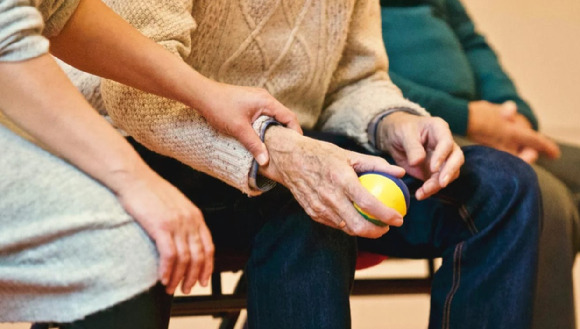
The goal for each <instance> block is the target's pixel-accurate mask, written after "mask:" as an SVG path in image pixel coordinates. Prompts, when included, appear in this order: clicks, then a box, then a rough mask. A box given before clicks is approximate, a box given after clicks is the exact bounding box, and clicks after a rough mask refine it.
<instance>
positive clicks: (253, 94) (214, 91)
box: [198, 81, 302, 166]
mask: <svg viewBox="0 0 580 329" xmlns="http://www.w3.org/2000/svg"><path fill="white" fill-rule="evenodd" d="M205 99H206V101H204V102H203V106H200V107H198V111H199V112H200V113H201V115H203V116H204V117H205V118H206V120H207V121H208V122H209V123H210V124H211V125H212V126H213V127H214V128H216V129H217V130H218V131H220V132H222V133H224V134H226V135H229V136H232V137H234V138H236V139H237V140H238V141H239V142H240V143H242V145H244V146H245V147H246V148H247V149H248V151H250V153H252V155H253V156H254V158H255V159H256V161H257V162H258V163H259V164H260V165H261V166H264V165H266V164H268V161H269V156H268V150H267V149H266V146H265V145H264V143H263V142H262V141H261V140H260V137H259V136H258V134H257V133H256V132H255V131H254V129H253V128H252V123H253V122H254V121H255V120H256V119H257V118H258V117H260V116H262V115H265V116H269V117H272V118H274V119H275V120H276V121H278V122H280V123H281V124H283V125H284V126H286V127H288V128H290V129H292V130H295V131H296V132H298V133H300V134H302V129H301V128H300V124H299V123H298V119H297V117H296V114H294V112H292V111H290V110H289V109H288V108H286V107H285V106H284V105H282V104H281V103H280V102H278V101H277V100H276V99H275V98H274V97H273V96H272V95H270V93H268V91H266V90H265V89H261V88H253V87H242V86H234V85H229V84H224V83H218V82H214V81H212V82H211V83H208V84H207V90H206V92H205Z"/></svg>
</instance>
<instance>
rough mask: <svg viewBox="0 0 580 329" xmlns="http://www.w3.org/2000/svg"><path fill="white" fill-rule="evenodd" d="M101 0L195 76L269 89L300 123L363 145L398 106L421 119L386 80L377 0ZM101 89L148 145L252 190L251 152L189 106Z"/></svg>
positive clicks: (114, 113)
mask: <svg viewBox="0 0 580 329" xmlns="http://www.w3.org/2000/svg"><path fill="white" fill-rule="evenodd" d="M105 2H106V3H108V5H109V6H111V7H112V8H113V9H114V10H115V11H116V12H118V13H119V14H120V15H121V16H123V17H124V18H125V19H126V20H127V21H129V22H130V23H131V24H133V25H134V26H135V27H137V28H138V29H139V30H141V32H143V33H144V34H145V35H147V36H148V37H149V38H151V39H153V40H155V41H156V42H158V43H159V44H161V45H162V46H164V47H165V48H166V49H168V50H169V51H171V52H172V53H173V54H175V55H176V56H180V57H181V58H182V59H183V60H184V61H186V62H187V63H188V64H190V65H191V66H192V67H193V68H195V69H196V70H198V71H199V72H200V73H201V74H203V75H205V76H207V77H209V78H212V79H214V80H218V81H221V82H226V83H231V84H236V85H246V86H258V87H264V88H266V89H268V91H269V92H270V93H271V94H272V95H273V96H274V97H276V98H277V99H278V100H279V101H281V102H282V103H283V104H284V105H286V106H287V107H289V108H290V109H292V110H293V111H295V112H296V113H297V115H298V118H299V120H300V122H301V124H302V125H303V127H305V128H314V127H318V128H321V129H324V130H327V131H333V132H337V133H343V134H346V135H349V136H352V137H354V138H356V139H357V140H358V141H359V142H361V143H362V144H364V145H367V146H368V147H370V145H369V144H368V136H367V133H366V131H367V126H368V124H369V122H370V121H371V120H372V118H374V117H375V116H376V115H378V114H379V113H381V112H383V111H385V110H389V109H392V108H402V107H403V108H406V109H407V110H411V111H414V112H415V113H417V114H422V115H427V113H426V112H425V111H424V110H423V109H422V108H420V107H419V106H418V105H416V104H414V103H411V102H409V101H407V100H405V99H404V98H403V97H402V95H401V92H400V91H399V89H398V88H397V87H395V86H394V85H393V84H392V83H391V82H390V80H389V78H388V75H387V69H388V64H387V56H386V53H385V50H384V46H383V43H382V38H381V26H380V17H379V4H378V2H376V1H373V0H358V1H355V0H341V1H335V0H292V1H291V0H261V1H260V0H199V1H192V0H133V1H127V0H108V1H105ZM101 90H102V93H103V97H104V100H105V104H106V107H107V110H108V112H109V115H110V116H111V118H112V119H113V121H114V122H115V124H116V125H118V126H119V127H120V128H122V129H123V130H125V131H126V132H127V133H128V134H130V135H132V136H133V137H135V138H136V139H137V140H138V141H140V142H141V143H143V144H144V145H146V146H147V147H149V148H150V149H152V150H154V151H156V152H159V153H161V154H164V155H168V156H171V157H174V158H176V159H178V160H180V161H182V162H184V163H186V164H188V165H190V166H192V167H193V168H195V169H198V170H201V171H204V172H206V173H209V174H211V175H213V176H215V177H217V178H219V179H221V180H223V181H225V182H227V183H229V184H230V185H232V186H234V187H236V188H238V189H240V190H242V191H244V192H245V193H247V194H249V195H255V194H258V193H259V191H255V190H253V189H251V188H250V187H249V184H248V172H249V170H250V167H251V163H252V157H251V156H250V154H249V153H248V152H247V151H246V150H245V149H244V148H243V147H242V146H241V145H240V144H239V143H238V142H237V141H235V140H233V139H231V138H227V137H225V136H221V135H219V134H217V133H216V132H215V130H213V128H211V127H209V126H208V124H207V123H206V122H205V120H204V119H203V118H202V117H201V116H199V114H198V113H197V112H196V111H194V110H192V109H190V108H187V107H185V106H184V105H182V104H180V103H178V102H174V101H170V100H167V99H165V98H162V97H157V96H153V95H150V94H146V93H144V92H141V91H138V90H135V89H133V88H130V87H127V86H124V85H121V84H118V83H115V82H111V81H104V82H103V84H102V89H101ZM262 120H265V118H263V119H262ZM262 123H263V121H259V122H257V123H256V124H255V129H256V131H259V129H260V127H261V125H262Z"/></svg>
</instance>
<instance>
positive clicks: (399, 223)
mask: <svg viewBox="0 0 580 329" xmlns="http://www.w3.org/2000/svg"><path fill="white" fill-rule="evenodd" d="M401 225H403V217H401V218H397V219H396V220H395V223H394V224H393V226H401Z"/></svg>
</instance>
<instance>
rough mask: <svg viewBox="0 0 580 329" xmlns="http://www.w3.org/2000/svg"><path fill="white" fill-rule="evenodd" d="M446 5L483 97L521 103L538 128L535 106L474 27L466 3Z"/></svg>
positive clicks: (448, 0) (455, 0)
mask: <svg viewBox="0 0 580 329" xmlns="http://www.w3.org/2000/svg"><path fill="white" fill-rule="evenodd" d="M446 5H447V16H448V21H449V24H450V25H451V28H452V29H453V31H454V32H455V34H456V35H457V37H458V38H459V41H460V42H461V45H462V47H463V49H464V51H465V54H466V55H467V58H468V60H469V63H470V65H471V67H472V69H473V72H474V74H475V79H476V81H477V89H478V94H479V96H480V98H481V99H482V100H486V101H489V102H492V103H503V102H505V101H508V100H512V101H514V102H515V103H516V104H517V105H518V112H519V113H521V114H522V115H524V116H525V117H526V118H527V119H528V120H529V121H530V123H531V124H532V126H533V127H534V129H538V121H537V119H536V117H535V115H534V113H533V112H532V109H531V108H530V106H529V105H528V104H527V103H526V102H525V101H524V100H523V99H522V98H521V97H520V96H519V94H518V92H517V89H516V87H515V85H514V83H513V82H512V80H511V79H510V77H509V76H508V75H507V73H506V72H504V70H503V69H502V67H501V65H500V63H499V59H498V57H497V55H496V53H495V52H494V51H493V49H492V48H491V47H490V45H489V44H488V43H487V41H486V40H485V38H484V37H483V36H482V35H481V34H479V33H477V31H476V30H475V25H474V23H473V21H472V20H471V18H470V17H469V15H468V13H467V11H466V10H465V7H464V6H463V5H462V4H461V2H460V1H459V0H446Z"/></svg>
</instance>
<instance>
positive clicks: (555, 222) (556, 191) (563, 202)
mask: <svg viewBox="0 0 580 329" xmlns="http://www.w3.org/2000/svg"><path fill="white" fill-rule="evenodd" d="M533 168H534V170H535V171H536V174H537V177H538V183H539V186H540V192H541V197H542V215H543V216H542V217H543V219H544V221H543V223H544V226H543V231H542V236H543V237H544V239H549V240H551V241H552V240H553V241H554V242H556V241H557V242H558V243H559V244H560V245H563V244H569V245H570V247H569V248H567V249H568V250H569V251H570V252H572V251H575V250H577V247H573V244H576V245H578V243H579V242H580V241H578V228H579V227H580V216H579V214H578V209H577V207H576V204H575V201H574V198H573V196H572V194H571V192H570V190H569V189H568V188H567V187H566V186H565V185H564V183H562V181H560V180H559V179H558V178H556V177H555V176H554V175H552V174H550V173H549V172H547V171H546V170H544V169H542V168H541V167H538V166H534V167H533ZM573 256H574V255H573V254H572V256H571V257H573Z"/></svg>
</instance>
